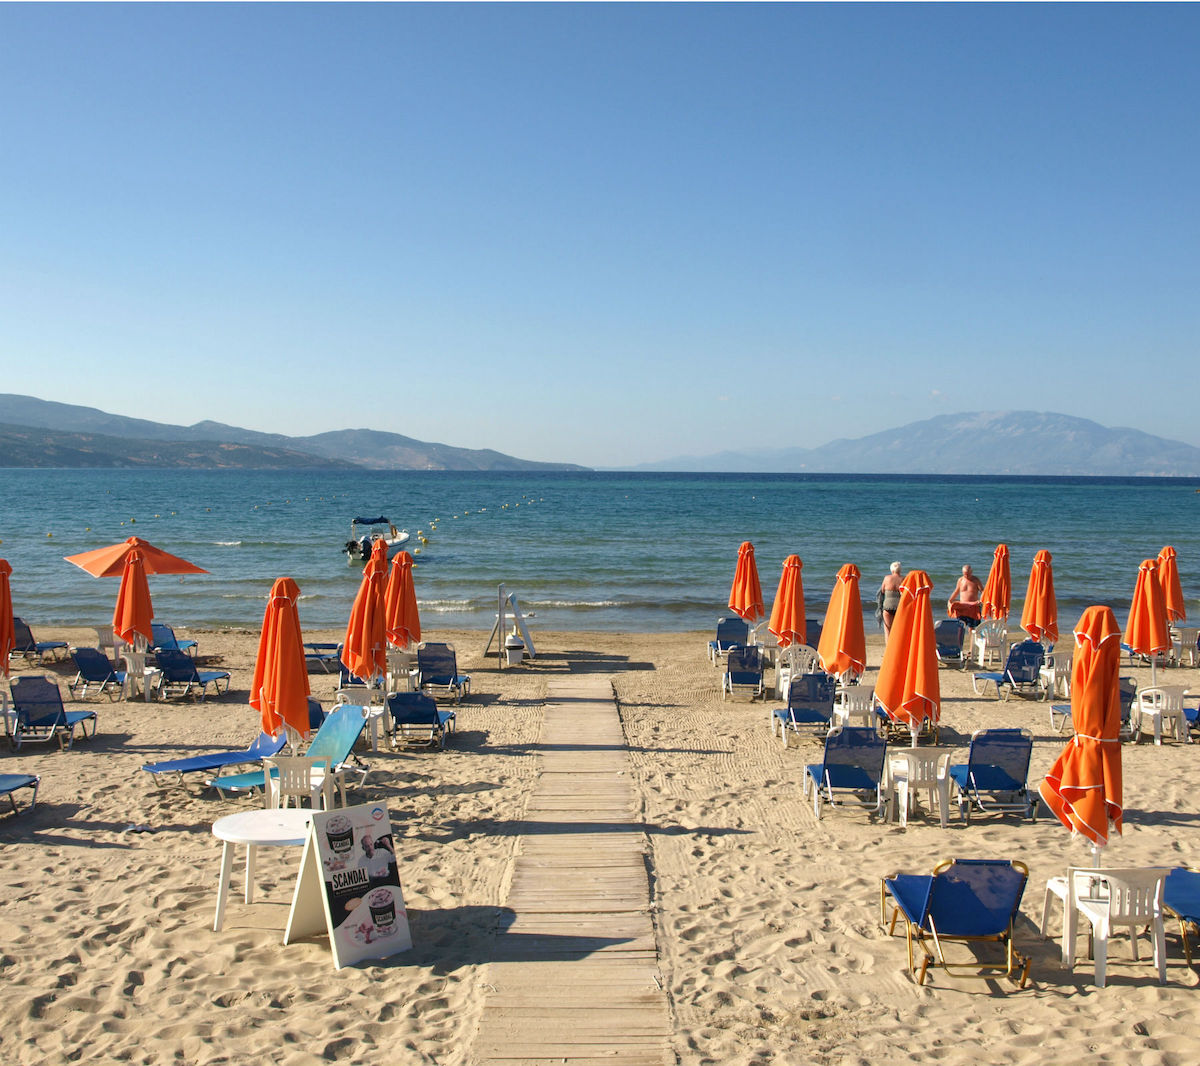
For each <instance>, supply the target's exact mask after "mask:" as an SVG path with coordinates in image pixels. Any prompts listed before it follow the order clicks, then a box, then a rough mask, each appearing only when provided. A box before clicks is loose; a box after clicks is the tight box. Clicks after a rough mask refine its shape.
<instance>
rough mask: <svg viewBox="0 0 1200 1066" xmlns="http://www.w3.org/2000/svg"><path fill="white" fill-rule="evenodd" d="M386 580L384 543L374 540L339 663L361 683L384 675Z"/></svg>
mask: <svg viewBox="0 0 1200 1066" xmlns="http://www.w3.org/2000/svg"><path fill="white" fill-rule="evenodd" d="M386 577H387V544H386V543H385V542H384V541H382V540H377V541H376V542H375V546H374V547H373V548H372V549H371V558H370V559H369V560H368V561H367V565H366V566H365V567H364V568H363V576H362V583H361V584H360V585H359V586H358V595H356V596H355V597H354V606H353V607H351V608H350V621H349V622H348V623H347V624H346V639H345V641H344V642H343V648H342V662H343V663H345V665H346V669H347V670H349V671H350V672H351V673H352V674H353V675H354V676H355V677H359V678H362V680H363V681H371V680H373V679H374V678H376V677H382V676H383V675H384V674H385V673H387V623H386V621H385V619H384V609H383V586H384V582H385V580H386Z"/></svg>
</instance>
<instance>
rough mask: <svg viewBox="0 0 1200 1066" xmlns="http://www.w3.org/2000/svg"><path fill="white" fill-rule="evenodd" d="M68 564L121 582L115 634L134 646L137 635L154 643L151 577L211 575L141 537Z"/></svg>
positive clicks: (69, 559)
mask: <svg viewBox="0 0 1200 1066" xmlns="http://www.w3.org/2000/svg"><path fill="white" fill-rule="evenodd" d="M63 558H65V559H66V561H67V562H68V563H74V564H75V565H76V566H78V567H79V568H80V569H82V570H86V571H87V572H88V573H89V574H91V575H92V577H117V576H118V575H119V576H120V578H121V588H120V589H119V591H118V592H117V606H116V608H115V610H114V611H113V632H114V633H116V635H117V636H119V637H120V638H121V639H122V640H123V641H125V642H126V643H129V644H132V643H133V638H134V634H135V633H136V634H140V635H141V636H143V637H145V638H146V643H147V644H149V643H151V642H152V641H153V639H154V636H153V633H152V631H151V629H150V622H151V620H152V619H153V618H154V607H153V605H152V604H151V602H150V586H149V584H148V583H147V581H146V575H147V574H207V573H208V571H207V570H205V569H203V568H202V567H199V566H197V565H196V564H195V563H189V562H188V561H187V560H186V559H181V558H179V556H178V555H172V554H171V553H170V552H165V551H163V550H162V549H161V548H156V547H155V546H154V545H153V544H151V543H150V542H149V541H148V540H142V539H141V537H130V538H129V539H128V540H123V541H121V543H120V544H110V545H109V546H108V547H107V548H96V549H94V550H93V551H90V552H83V553H81V554H79V555H66V556H64V557H63Z"/></svg>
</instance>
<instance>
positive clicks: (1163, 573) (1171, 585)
mask: <svg viewBox="0 0 1200 1066" xmlns="http://www.w3.org/2000/svg"><path fill="white" fill-rule="evenodd" d="M1158 583H1159V584H1160V585H1161V586H1162V593H1163V602H1164V603H1165V604H1166V606H1167V621H1168V622H1170V623H1171V624H1172V625H1174V624H1175V623H1176V622H1186V621H1187V608H1186V607H1185V606H1184V605H1183V589H1182V588H1181V587H1180V585H1179V563H1178V562H1177V561H1176V558H1175V549H1174V548H1172V547H1171V546H1170V545H1169V544H1168V545H1167V546H1166V547H1165V548H1163V550H1162V551H1160V552H1159V553H1158Z"/></svg>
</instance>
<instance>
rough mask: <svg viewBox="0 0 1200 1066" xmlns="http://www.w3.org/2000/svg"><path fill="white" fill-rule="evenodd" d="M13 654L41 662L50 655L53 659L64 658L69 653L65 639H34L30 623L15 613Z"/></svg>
mask: <svg viewBox="0 0 1200 1066" xmlns="http://www.w3.org/2000/svg"><path fill="white" fill-rule="evenodd" d="M10 654H11V655H23V656H24V657H25V658H26V659H28V660H29V661H30V662H38V663H40V662H41V661H42V660H43V659H45V658H46V656H47V655H49V656H50V657H51V658H52V659H62V658H64V657H65V656H66V654H67V642H66V641H65V640H34V639H33V632H32V630H30V628H29V625H28V623H27V622H26V621H25V620H24V619H23V618H19V617H17V616H16V615H13V648H12V652H11V653H10Z"/></svg>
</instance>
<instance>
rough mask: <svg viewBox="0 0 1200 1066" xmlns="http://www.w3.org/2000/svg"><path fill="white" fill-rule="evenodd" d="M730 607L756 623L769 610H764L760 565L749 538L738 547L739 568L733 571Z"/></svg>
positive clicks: (737, 613) (740, 616) (734, 611)
mask: <svg viewBox="0 0 1200 1066" xmlns="http://www.w3.org/2000/svg"><path fill="white" fill-rule="evenodd" d="M729 609H730V610H731V611H733V613H734V614H736V615H737V616H738V617H739V618H744V619H745V620H746V621H747V622H749V623H750V624H751V625H754V623H755V622H757V621H758V620H759V619H760V618H761V617H762V616H763V615H764V614H766V613H767V612H766V611H765V610H763V596H762V586H761V585H760V584H759V583H758V565H757V564H756V563H755V562H754V545H753V544H751V543H750V542H749V541H748V540H747V541H743V542H742V546H741V547H740V548H738V558H737V569H736V570H735V571H734V572H733V587H732V588H731V589H730V590H729Z"/></svg>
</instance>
